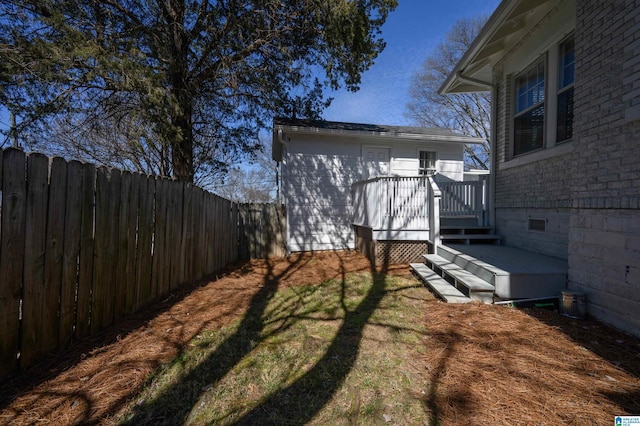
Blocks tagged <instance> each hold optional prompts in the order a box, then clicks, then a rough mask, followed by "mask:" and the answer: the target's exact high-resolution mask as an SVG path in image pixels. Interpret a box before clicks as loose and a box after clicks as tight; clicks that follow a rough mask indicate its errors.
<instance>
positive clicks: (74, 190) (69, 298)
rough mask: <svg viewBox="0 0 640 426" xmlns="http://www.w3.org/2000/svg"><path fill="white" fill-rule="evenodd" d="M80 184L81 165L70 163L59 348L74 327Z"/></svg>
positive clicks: (75, 162) (79, 229)
mask: <svg viewBox="0 0 640 426" xmlns="http://www.w3.org/2000/svg"><path fill="white" fill-rule="evenodd" d="M82 182H83V175H82V164H81V163H80V162H79V161H71V162H69V164H68V166H67V187H66V194H67V197H66V205H65V209H64V210H65V215H64V216H65V217H64V243H63V246H64V247H63V254H62V280H61V283H60V320H59V323H60V326H59V328H58V345H59V346H60V347H65V346H67V345H68V344H69V343H70V341H71V337H72V336H73V325H74V323H75V310H76V307H75V299H76V291H77V281H78V273H79V271H78V264H79V256H80V234H81V229H82Z"/></svg>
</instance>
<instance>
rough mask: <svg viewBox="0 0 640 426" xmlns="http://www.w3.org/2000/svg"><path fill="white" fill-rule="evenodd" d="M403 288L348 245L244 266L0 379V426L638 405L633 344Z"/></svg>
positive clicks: (534, 418)
mask: <svg viewBox="0 0 640 426" xmlns="http://www.w3.org/2000/svg"><path fill="white" fill-rule="evenodd" d="M352 272H355V274H351V273H352ZM406 272H407V268H406V267H402V268H399V269H397V270H396V271H395V273H396V274H397V273H405V274H406ZM416 283H417V282H416V281H414V280H413V278H410V277H398V276H389V275H383V274H377V273H375V272H373V271H371V270H370V267H369V265H368V263H367V262H366V260H365V259H364V258H362V257H361V256H359V255H357V254H354V253H323V254H314V255H310V254H306V255H301V256H297V257H293V258H291V259H288V260H282V261H277V262H252V263H251V264H246V265H242V266H241V267H240V268H238V269H236V270H234V271H230V272H228V273H227V274H225V275H224V276H221V277H219V278H218V279H216V280H212V281H210V282H209V281H207V282H202V283H197V284H195V285H194V286H192V287H191V288H186V289H184V290H183V291H182V293H179V294H176V295H174V296H172V297H170V298H168V299H167V300H165V301H164V302H163V303H160V304H158V305H156V306H154V307H151V308H149V309H148V310H147V311H146V312H144V313H142V314H140V315H138V316H135V317H132V318H129V319H128V320H127V321H126V322H124V323H122V324H121V325H120V326H119V327H118V328H117V329H113V330H111V331H110V332H108V333H106V334H104V335H102V336H100V337H99V338H96V339H93V340H87V341H84V342H79V343H78V344H76V345H75V347H74V350H72V351H69V352H67V353H65V354H63V355H60V356H59V357H51V358H48V359H43V360H42V363H41V364H40V365H39V366H38V367H37V368H34V369H32V370H31V371H29V372H27V373H26V374H24V375H23V376H22V377H20V378H16V379H12V380H9V381H5V383H3V384H2V386H0V423H2V424H40V423H49V424H74V423H90V424H91V423H93V424H95V423H102V424H113V423H116V422H118V421H121V422H128V423H130V424H139V423H154V424H156V423H167V424H173V423H181V422H183V421H185V420H187V421H188V422H191V423H193V424H201V423H205V422H206V423H238V424H260V423H262V424H264V423H269V424H274V423H275V424H300V423H315V424H384V423H387V424H444V425H449V424H527V425H529V424H539V425H557V424H612V420H613V417H614V416H615V415H625V414H627V415H631V414H636V415H637V414H640V343H639V341H638V340H637V339H634V338H632V337H629V336H626V335H624V334H620V333H617V332H616V331H614V330H611V329H609V328H607V327H604V326H602V325H600V324H598V323H595V322H591V321H576V320H571V319H568V318H564V317H561V316H559V315H557V313H555V312H551V311H544V310H535V309H532V310H525V311H520V310H515V309H510V308H506V307H499V306H486V305H475V304H474V305H465V306H453V305H447V304H444V303H442V302H439V301H437V300H435V299H433V297H431V295H430V294H429V293H428V292H427V290H426V289H424V288H423V287H420V286H416Z"/></svg>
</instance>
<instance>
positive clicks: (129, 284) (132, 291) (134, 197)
mask: <svg viewBox="0 0 640 426" xmlns="http://www.w3.org/2000/svg"><path fill="white" fill-rule="evenodd" d="M129 178H130V180H131V191H130V194H129V197H130V199H129V215H128V217H127V219H126V227H125V228H126V232H127V249H126V250H127V258H126V264H125V271H126V272H125V276H126V277H127V281H126V289H125V301H124V312H125V313H127V314H130V313H132V312H134V311H135V309H136V298H137V285H136V283H137V281H136V256H137V235H138V212H139V209H140V180H139V179H138V174H137V173H134V174H131V175H129ZM121 226H122V225H121Z"/></svg>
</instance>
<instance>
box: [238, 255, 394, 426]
mask: <svg viewBox="0 0 640 426" xmlns="http://www.w3.org/2000/svg"><path fill="white" fill-rule="evenodd" d="M386 270H387V267H386V265H385V266H383V267H382V268H381V270H380V272H378V271H376V269H375V268H374V267H373V266H372V269H371V273H372V278H373V284H372V286H371V288H370V289H369V291H368V293H367V294H366V296H365V297H364V299H363V300H362V301H361V302H360V303H359V304H358V305H357V306H356V307H354V308H351V309H349V308H348V307H347V305H346V304H345V298H346V294H345V293H346V277H345V276H344V274H343V276H342V282H341V290H342V294H341V297H340V301H341V307H342V310H343V312H344V320H343V322H342V325H341V326H340V328H339V330H338V332H337V334H336V336H335V338H334V339H333V341H332V342H331V344H330V345H329V347H328V348H327V350H326V352H325V353H324V355H323V356H322V357H321V358H320V359H319V360H318V361H317V363H316V364H315V365H314V366H313V367H312V368H311V369H310V370H309V371H307V372H306V373H305V374H304V375H303V376H302V377H301V378H299V379H298V380H296V381H295V382H294V383H293V384H291V385H289V386H287V387H286V388H283V389H279V390H278V391H276V392H274V393H273V394H271V395H270V396H269V397H268V398H266V399H265V400H264V401H262V402H261V403H260V404H259V405H258V406H256V407H254V408H253V409H252V410H251V411H249V412H248V413H246V414H244V415H243V416H242V417H241V418H240V419H238V420H237V421H236V422H235V423H234V424H238V425H253V424H305V423H307V422H309V421H310V420H311V419H312V418H313V417H314V416H315V415H316V414H317V413H318V412H319V411H320V410H321V409H322V407H324V406H325V405H326V404H327V403H328V402H329V401H330V400H331V398H332V397H333V396H334V394H335V393H336V391H337V390H338V389H339V388H340V387H341V386H342V384H343V383H344V382H345V379H346V377H347V375H348V374H349V372H350V371H351V369H352V368H353V366H354V364H355V362H356V359H357V357H358V352H359V348H360V342H361V340H362V338H363V331H364V327H365V326H366V325H367V323H368V322H369V319H370V318H371V316H372V315H373V313H374V311H375V310H376V308H377V307H378V306H379V304H380V302H381V300H382V299H383V298H384V296H385V294H386V292H385V287H386V276H385V273H386Z"/></svg>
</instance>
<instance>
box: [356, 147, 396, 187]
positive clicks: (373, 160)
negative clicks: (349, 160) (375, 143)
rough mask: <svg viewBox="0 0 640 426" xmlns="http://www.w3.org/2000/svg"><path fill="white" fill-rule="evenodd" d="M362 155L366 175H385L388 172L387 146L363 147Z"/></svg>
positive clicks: (369, 176)
mask: <svg viewBox="0 0 640 426" xmlns="http://www.w3.org/2000/svg"><path fill="white" fill-rule="evenodd" d="M362 157H363V159H364V169H365V173H366V174H367V176H365V178H367V179H368V178H372V177H375V176H386V175H388V174H389V157H390V156H389V148H378V147H371V146H369V147H366V146H365V147H363V148H362Z"/></svg>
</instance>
